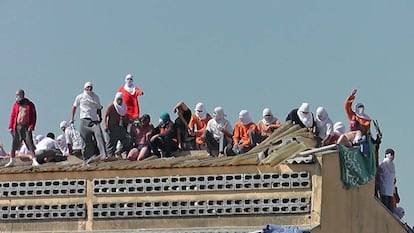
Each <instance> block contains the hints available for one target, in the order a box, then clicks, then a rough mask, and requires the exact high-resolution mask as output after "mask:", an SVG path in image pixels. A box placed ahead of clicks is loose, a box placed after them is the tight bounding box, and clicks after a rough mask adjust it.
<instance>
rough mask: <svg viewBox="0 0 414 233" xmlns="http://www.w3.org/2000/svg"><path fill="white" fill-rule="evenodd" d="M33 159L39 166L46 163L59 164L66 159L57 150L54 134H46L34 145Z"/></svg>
mask: <svg viewBox="0 0 414 233" xmlns="http://www.w3.org/2000/svg"><path fill="white" fill-rule="evenodd" d="M35 157H36V160H37V162H38V163H39V164H43V163H48V162H60V161H64V160H66V159H67V157H66V156H63V154H62V152H61V151H60V150H59V145H58V144H57V142H56V141H55V134H53V133H48V134H47V135H46V137H45V138H43V139H42V140H41V141H39V143H37V145H36V150H35Z"/></svg>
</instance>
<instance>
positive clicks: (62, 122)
mask: <svg viewBox="0 0 414 233" xmlns="http://www.w3.org/2000/svg"><path fill="white" fill-rule="evenodd" d="M62 127H65V129H66V128H67V127H69V124H68V122H67V121H61V122H60V124H59V128H62Z"/></svg>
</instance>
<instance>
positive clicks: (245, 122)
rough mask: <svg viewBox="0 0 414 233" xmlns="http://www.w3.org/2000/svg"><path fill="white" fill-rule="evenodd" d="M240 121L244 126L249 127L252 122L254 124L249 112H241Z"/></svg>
mask: <svg viewBox="0 0 414 233" xmlns="http://www.w3.org/2000/svg"><path fill="white" fill-rule="evenodd" d="M239 120H240V121H241V122H242V123H243V125H248V124H249V123H250V122H252V118H251V117H250V114H249V111H247V110H241V111H240V113H239Z"/></svg>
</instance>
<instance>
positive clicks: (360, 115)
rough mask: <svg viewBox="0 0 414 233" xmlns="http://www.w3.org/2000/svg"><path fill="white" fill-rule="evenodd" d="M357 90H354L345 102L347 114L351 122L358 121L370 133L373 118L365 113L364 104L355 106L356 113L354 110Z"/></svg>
mask: <svg viewBox="0 0 414 233" xmlns="http://www.w3.org/2000/svg"><path fill="white" fill-rule="evenodd" d="M356 92H357V89H356V88H355V89H353V90H352V92H351V94H350V95H349V96H348V98H346V100H345V112H346V115H347V117H348V120H349V121H358V122H359V124H360V125H361V126H363V127H364V128H365V132H369V131H370V127H371V118H370V117H369V116H368V115H367V114H366V113H365V112H364V109H365V106H364V105H363V104H362V103H358V104H356V105H355V112H354V111H353V110H352V103H353V102H354V100H355V94H356Z"/></svg>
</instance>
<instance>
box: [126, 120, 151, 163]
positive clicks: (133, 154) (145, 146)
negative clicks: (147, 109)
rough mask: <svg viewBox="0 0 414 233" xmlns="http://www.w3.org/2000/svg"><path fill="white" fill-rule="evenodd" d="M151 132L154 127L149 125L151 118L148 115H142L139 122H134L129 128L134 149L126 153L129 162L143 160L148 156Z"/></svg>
mask: <svg viewBox="0 0 414 233" xmlns="http://www.w3.org/2000/svg"><path fill="white" fill-rule="evenodd" d="M153 130H154V126H153V125H152V124H151V118H150V116H149V115H148V114H144V115H142V117H141V118H140V119H139V121H135V122H134V124H133V125H132V127H131V135H132V138H133V140H134V147H133V148H132V149H131V150H130V151H129V153H128V157H127V158H128V159H129V160H131V161H137V160H143V159H145V158H146V157H147V156H148V155H149V152H150V146H149V141H150V137H151V134H152V131H153Z"/></svg>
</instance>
